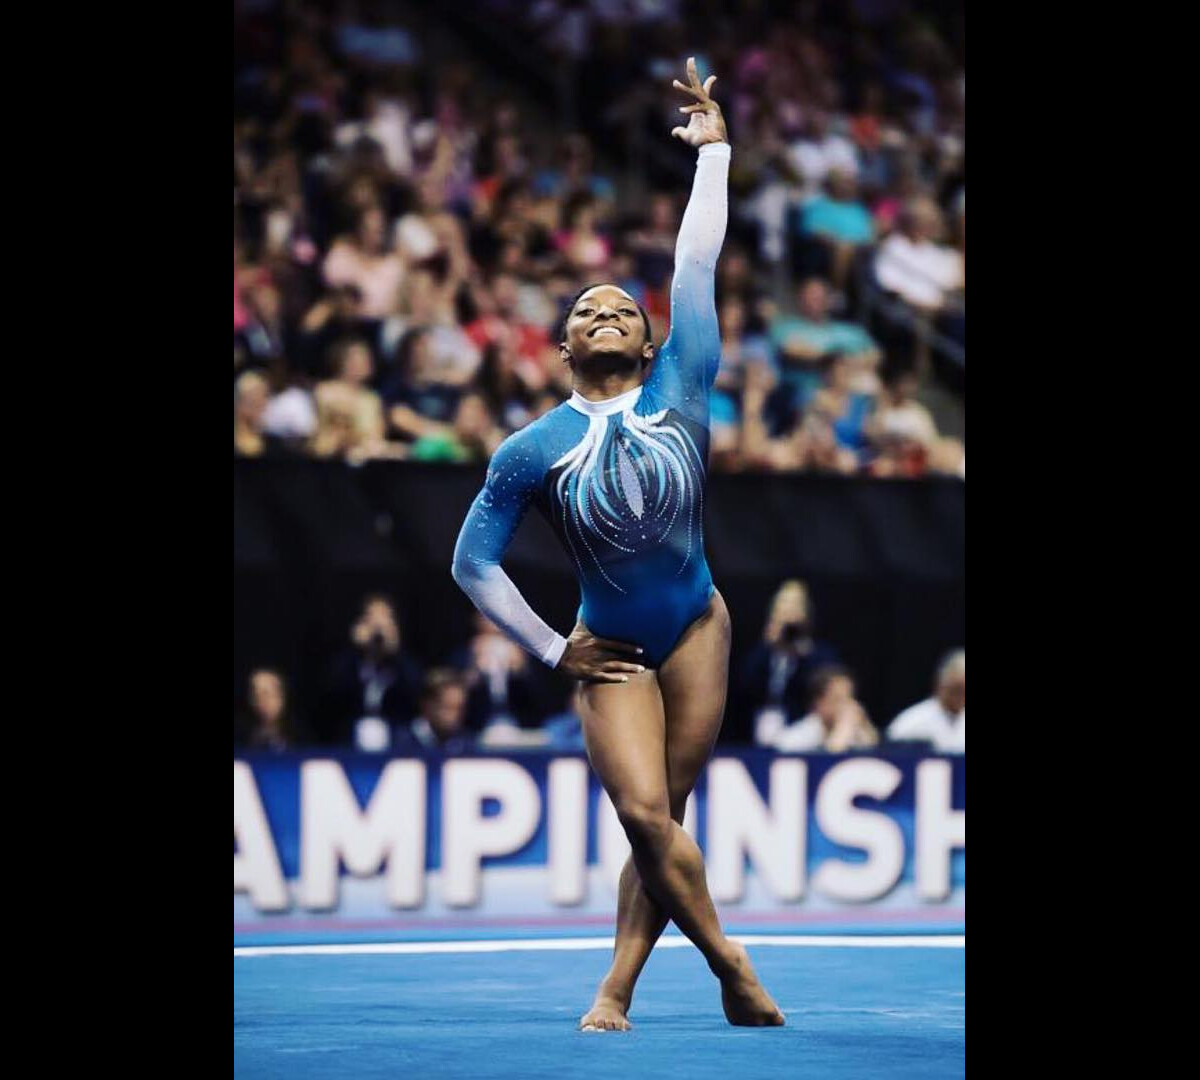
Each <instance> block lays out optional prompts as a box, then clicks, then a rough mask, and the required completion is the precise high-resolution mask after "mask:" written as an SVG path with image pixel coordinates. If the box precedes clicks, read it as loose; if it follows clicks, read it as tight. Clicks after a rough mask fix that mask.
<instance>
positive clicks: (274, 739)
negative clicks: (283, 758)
mask: <svg viewBox="0 0 1200 1080" xmlns="http://www.w3.org/2000/svg"><path fill="white" fill-rule="evenodd" d="M297 729H298V725H297V724H296V722H295V720H294V719H293V717H292V713H291V710H290V709H289V707H288V693H287V685H286V684H285V683H284V681H283V676H282V675H281V674H280V673H279V672H278V671H276V670H274V669H273V668H258V669H257V670H255V671H252V672H251V673H250V679H249V681H248V685H247V701H246V709H245V712H244V713H243V715H242V717H241V718H240V723H239V724H238V725H237V726H236V727H235V730H234V743H235V745H239V746H242V747H244V748H245V749H247V750H291V749H293V748H294V747H296V746H297V745H298V744H299V742H300V739H299V738H298V736H299V732H298V730H297Z"/></svg>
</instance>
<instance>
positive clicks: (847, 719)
mask: <svg viewBox="0 0 1200 1080" xmlns="http://www.w3.org/2000/svg"><path fill="white" fill-rule="evenodd" d="M811 693H812V711H811V712H809V713H808V715H807V716H805V717H803V718H802V719H800V720H797V721H796V723H794V724H789V725H788V726H787V727H785V728H782V729H781V730H779V731H777V732H773V733H770V734H769V735H768V737H767V739H766V742H765V745H767V746H773V747H774V748H775V749H776V750H782V751H785V752H792V753H804V752H810V751H814V750H823V751H825V752H826V753H830V754H843V753H845V752H847V751H849V750H864V749H868V748H869V747H872V746H875V745H877V744H878V742H879V733H878V732H877V731H876V730H875V728H874V727H873V726H872V725H871V721H870V720H869V719H868V718H867V713H866V710H865V709H864V708H863V707H862V705H861V704H860V703H859V701H858V700H857V698H856V697H855V692H854V679H853V677H852V676H851V674H850V672H849V671H847V670H846V669H845V668H842V667H824V668H820V669H818V670H817V672H816V673H815V674H814V675H813V678H812V684H811Z"/></svg>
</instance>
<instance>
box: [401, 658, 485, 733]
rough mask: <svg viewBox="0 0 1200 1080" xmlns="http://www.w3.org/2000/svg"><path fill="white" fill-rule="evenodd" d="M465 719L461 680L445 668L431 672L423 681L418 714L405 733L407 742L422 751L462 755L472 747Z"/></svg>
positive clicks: (465, 708) (454, 672)
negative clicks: (410, 742) (412, 743)
mask: <svg viewBox="0 0 1200 1080" xmlns="http://www.w3.org/2000/svg"><path fill="white" fill-rule="evenodd" d="M466 718H467V690H466V687H465V686H464V685H463V682H462V678H461V676H460V675H459V674H458V672H456V671H452V670H450V669H449V668H434V669H433V670H432V671H431V672H429V674H428V675H427V676H426V677H425V683H424V686H423V688H422V690H421V699H420V712H419V713H418V715H417V717H416V719H415V720H413V722H412V725H411V726H410V727H409V729H408V739H409V740H410V741H414V742H415V743H416V744H417V745H419V746H421V747H423V748H424V749H426V750H439V751H441V752H442V753H443V754H463V753H466V752H468V751H469V750H470V749H471V748H472V746H473V744H474V738H473V736H472V734H471V732H470V731H469V730H468V729H467V726H466Z"/></svg>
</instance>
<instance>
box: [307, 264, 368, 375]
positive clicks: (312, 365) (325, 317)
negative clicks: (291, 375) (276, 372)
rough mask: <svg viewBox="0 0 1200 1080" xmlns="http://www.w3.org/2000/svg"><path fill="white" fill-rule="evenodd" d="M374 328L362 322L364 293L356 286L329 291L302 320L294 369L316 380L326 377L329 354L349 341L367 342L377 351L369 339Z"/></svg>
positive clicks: (340, 287) (344, 286)
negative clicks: (337, 345) (342, 343)
mask: <svg viewBox="0 0 1200 1080" xmlns="http://www.w3.org/2000/svg"><path fill="white" fill-rule="evenodd" d="M373 325H374V324H373V323H372V322H370V321H369V320H364V319H363V316H362V290H361V289H359V287H358V286H357V285H339V286H337V287H336V288H330V289H328V290H326V291H325V293H323V294H322V295H321V297H320V298H319V299H318V300H317V302H316V303H315V304H313V305H312V307H310V308H309V309H308V310H307V311H306V312H305V313H304V315H303V317H302V318H301V319H300V325H299V327H298V329H297V333H296V337H295V342H296V356H295V357H294V360H295V363H294V364H293V368H294V369H295V370H296V371H298V372H301V373H302V374H304V375H307V376H308V377H310V378H313V379H322V378H324V377H325V376H326V375H328V373H329V369H328V363H329V354H330V351H331V350H332V348H333V346H334V345H335V344H336V343H337V342H339V341H343V340H346V339H348V338H358V339H360V340H366V341H368V343H370V344H371V346H372V349H373V350H375V351H378V341H374V342H372V341H371V340H370V334H371V332H372V327H373Z"/></svg>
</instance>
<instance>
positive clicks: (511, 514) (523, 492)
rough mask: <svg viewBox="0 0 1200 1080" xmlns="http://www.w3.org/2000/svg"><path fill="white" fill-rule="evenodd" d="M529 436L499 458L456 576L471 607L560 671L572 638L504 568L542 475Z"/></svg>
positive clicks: (478, 500) (509, 443)
mask: <svg viewBox="0 0 1200 1080" xmlns="http://www.w3.org/2000/svg"><path fill="white" fill-rule="evenodd" d="M529 435H530V433H529V432H518V433H517V434H516V435H513V436H510V437H509V438H508V439H506V440H505V441H504V442H503V443H502V444H501V446H500V448H499V449H498V450H497V451H496V453H495V454H494V455H493V457H492V460H491V464H490V465H489V467H488V473H487V481H486V482H485V483H484V485H483V490H482V491H481V492H480V493H479V494H478V495H477V496H476V497H475V501H474V502H473V503H472V504H471V509H470V511H469V512H468V513H467V517H466V520H465V521H464V522H463V526H462V529H461V530H460V531H459V534H458V543H457V544H456V545H455V547H454V564H453V566H452V567H451V573H452V574H453V575H454V580H455V581H456V582H458V585H459V587H460V588H461V589H462V591H463V592H465V593H466V594H467V595H468V596H469V597H470V598H471V602H472V603H473V604H474V605H475V606H476V607H477V608H478V609H479V610H480V611H482V612H483V613H484V614H485V615H486V616H487V617H488V618H489V619H491V620H492V622H494V623H495V624H496V625H497V626H499V627H500V629H501V630H503V631H504V632H505V633H506V634H508V636H509V637H511V638H512V639H513V641H515V642H516V643H517V644H518V645H520V646H521V647H522V648H524V649H526V650H527V651H529V652H531V653H533V655H534V656H536V657H537V658H538V659H539V660H541V661H542V662H543V663H545V664H548V665H549V666H550V667H556V666H557V665H558V662H559V660H560V659H561V658H562V654H563V650H564V649H565V648H566V647H567V639H566V638H564V637H563V636H562V635H561V634H558V633H555V631H554V630H553V629H552V628H551V627H549V626H547V625H546V623H544V622H543V621H542V620H541V619H540V618H538V615H537V613H536V612H535V611H534V610H533V608H531V607H530V606H529V605H528V604H527V603H526V602H525V598H524V597H523V596H522V595H521V593H520V592H519V591H518V589H517V587H516V586H515V585H514V584H513V583H512V579H511V578H509V576H508V575H507V574H506V573H505V572H504V571H503V570H502V569H501V567H500V560H501V559H502V558H503V557H504V552H505V551H506V550H507V548H508V545H509V543H510V542H511V541H512V538H513V534H514V533H515V532H516V531H517V526H518V525H520V523H521V518H523V517H524V516H525V511H526V510H527V509H528V507H529V502H530V500H531V499H532V498H533V494H534V492H535V491H536V490H537V483H538V481H539V479H540V475H541V468H540V455H539V454H538V453H537V447H536V445H534V443H533V440H532V439H531V438H530V437H529Z"/></svg>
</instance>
